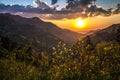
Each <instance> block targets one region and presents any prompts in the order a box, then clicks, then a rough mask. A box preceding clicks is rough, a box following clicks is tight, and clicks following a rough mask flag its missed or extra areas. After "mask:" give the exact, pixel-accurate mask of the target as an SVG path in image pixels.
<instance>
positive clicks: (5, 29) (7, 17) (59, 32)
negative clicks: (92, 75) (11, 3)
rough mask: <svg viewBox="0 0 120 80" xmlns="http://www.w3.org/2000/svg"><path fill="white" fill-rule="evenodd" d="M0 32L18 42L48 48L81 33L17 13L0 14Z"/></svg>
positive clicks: (72, 39) (75, 37) (70, 40)
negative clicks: (30, 42)
mask: <svg viewBox="0 0 120 80" xmlns="http://www.w3.org/2000/svg"><path fill="white" fill-rule="evenodd" d="M0 34H1V35H2V36H8V37H9V38H10V39H12V40H13V41H17V42H18V43H19V44H24V43H26V42H28V41H32V42H33V44H34V46H35V47H42V48H44V49H45V48H46V47H47V48H49V47H51V46H54V45H56V44H57V42H58V41H65V42H67V43H73V42H75V41H76V40H77V39H78V38H79V37H81V36H82V34H78V33H75V32H72V31H70V30H64V29H61V28H59V27H57V26H56V25H54V24H52V23H50V22H44V21H42V20H40V19H39V18H37V17H34V18H24V17H21V16H18V15H11V14H8V13H6V14H0Z"/></svg>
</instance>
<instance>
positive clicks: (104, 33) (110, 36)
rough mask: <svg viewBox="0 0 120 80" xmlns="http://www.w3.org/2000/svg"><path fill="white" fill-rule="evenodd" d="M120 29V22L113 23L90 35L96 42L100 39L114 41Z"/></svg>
mask: <svg viewBox="0 0 120 80" xmlns="http://www.w3.org/2000/svg"><path fill="white" fill-rule="evenodd" d="M118 29H119V30H120V24H113V25H111V26H109V27H107V28H105V29H102V30H99V31H96V32H94V33H92V34H90V35H89V36H90V37H91V41H93V43H94V44H97V43H98V42H100V41H114V40H116V38H117V33H118V32H117V31H118Z"/></svg>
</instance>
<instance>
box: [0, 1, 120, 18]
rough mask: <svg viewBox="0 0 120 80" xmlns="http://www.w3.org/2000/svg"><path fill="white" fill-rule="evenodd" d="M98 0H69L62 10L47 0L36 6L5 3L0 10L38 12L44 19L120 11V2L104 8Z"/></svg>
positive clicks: (97, 14)
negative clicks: (115, 5) (98, 4)
mask: <svg viewBox="0 0 120 80" xmlns="http://www.w3.org/2000/svg"><path fill="white" fill-rule="evenodd" d="M51 1H52V2H51V4H56V3H57V2H58V0H51ZM95 1H96V0H67V1H66V3H67V5H66V7H65V8H62V9H61V10H57V9H56V5H53V7H50V6H49V5H47V3H45V2H41V1H40V0H36V1H34V4H35V5H36V7H34V6H31V5H27V6H22V5H5V4H0V12H16V13H20V12H22V13H24V14H25V13H30V15H31V14H33V13H34V14H36V15H37V16H39V17H40V18H43V19H64V18H66V19H74V18H78V17H81V18H87V17H94V16H106V17H107V16H111V15H115V14H119V13H120V4H118V5H117V7H116V8H110V9H104V8H103V7H102V6H97V5H96V4H95V3H94V2H95Z"/></svg>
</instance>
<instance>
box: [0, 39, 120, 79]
mask: <svg viewBox="0 0 120 80" xmlns="http://www.w3.org/2000/svg"><path fill="white" fill-rule="evenodd" d="M0 55H3V56H2V57H1V58H0V80H120V75H119V74H120V45H119V44H118V43H117V42H101V43H98V44H97V45H96V47H95V48H94V47H93V45H92V42H91V40H90V38H89V37H86V39H85V40H83V39H81V40H80V39H79V40H78V41H77V43H76V44H74V45H73V46H72V47H68V46H66V44H65V43H63V42H59V43H58V45H56V46H55V47H53V53H52V54H48V53H45V52H41V53H34V55H33V52H32V49H31V47H30V46H29V45H27V46H25V47H23V48H21V49H14V50H13V51H9V50H7V49H5V48H3V47H2V46H1V45H0Z"/></svg>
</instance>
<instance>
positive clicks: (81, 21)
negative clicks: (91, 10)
mask: <svg viewBox="0 0 120 80" xmlns="http://www.w3.org/2000/svg"><path fill="white" fill-rule="evenodd" d="M76 25H77V27H78V28H83V27H84V25H85V22H84V21H83V20H81V19H80V20H78V21H77V22H76Z"/></svg>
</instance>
